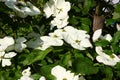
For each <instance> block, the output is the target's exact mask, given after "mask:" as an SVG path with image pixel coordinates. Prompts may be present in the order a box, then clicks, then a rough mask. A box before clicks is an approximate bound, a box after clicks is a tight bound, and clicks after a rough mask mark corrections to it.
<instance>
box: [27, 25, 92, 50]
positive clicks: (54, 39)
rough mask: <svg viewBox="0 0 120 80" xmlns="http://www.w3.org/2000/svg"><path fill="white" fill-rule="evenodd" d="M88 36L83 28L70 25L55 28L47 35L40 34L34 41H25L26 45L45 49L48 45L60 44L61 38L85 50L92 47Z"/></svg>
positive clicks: (76, 47) (61, 42)
mask: <svg viewBox="0 0 120 80" xmlns="http://www.w3.org/2000/svg"><path fill="white" fill-rule="evenodd" d="M89 38H90V36H89V35H88V34H87V32H86V31H84V30H78V29H76V28H74V27H72V26H66V27H64V28H63V29H56V30H55V31H54V32H52V33H49V36H41V37H39V38H37V39H36V40H34V41H29V42H28V43H27V45H28V47H31V48H36V49H40V50H45V49H47V48H48V47H50V46H62V45H63V40H64V41H65V42H67V43H68V44H70V45H71V46H72V47H73V48H75V49H78V50H85V49H86V48H88V47H92V44H91V43H90V41H89Z"/></svg>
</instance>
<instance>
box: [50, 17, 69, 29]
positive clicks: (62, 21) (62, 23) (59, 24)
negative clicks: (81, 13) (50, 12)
mask: <svg viewBox="0 0 120 80" xmlns="http://www.w3.org/2000/svg"><path fill="white" fill-rule="evenodd" d="M68 18H69V16H68V15H67V16H66V17H64V18H62V19H59V18H57V17H56V18H54V20H52V21H51V25H52V26H57V28H63V27H65V26H66V25H67V24H68V21H67V20H68Z"/></svg>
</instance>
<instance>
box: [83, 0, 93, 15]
mask: <svg viewBox="0 0 120 80" xmlns="http://www.w3.org/2000/svg"><path fill="white" fill-rule="evenodd" d="M94 5H95V3H94V0H85V1H84V8H83V10H82V13H83V15H86V14H88V11H89V10H90V8H91V7H93V6H94Z"/></svg>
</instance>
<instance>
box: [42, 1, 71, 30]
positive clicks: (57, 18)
mask: <svg viewBox="0 0 120 80" xmlns="http://www.w3.org/2000/svg"><path fill="white" fill-rule="evenodd" d="M70 8H71V6H70V2H66V1H65V0H50V1H49V2H47V3H46V4H45V6H44V12H45V15H46V18H49V17H50V16H53V17H54V19H53V20H52V21H51V25H52V26H57V28H63V27H65V26H66V25H67V24H68V21H67V20H68V18H69V16H68V11H69V10H70Z"/></svg>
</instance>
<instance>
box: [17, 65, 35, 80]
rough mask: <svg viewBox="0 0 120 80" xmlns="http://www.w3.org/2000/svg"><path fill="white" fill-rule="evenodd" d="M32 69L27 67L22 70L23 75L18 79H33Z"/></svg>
mask: <svg viewBox="0 0 120 80" xmlns="http://www.w3.org/2000/svg"><path fill="white" fill-rule="evenodd" d="M30 75H31V71H30V67H28V68H27V69H25V70H23V71H22V76H21V78H20V79H18V80H33V79H32V78H31V77H30Z"/></svg>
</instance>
